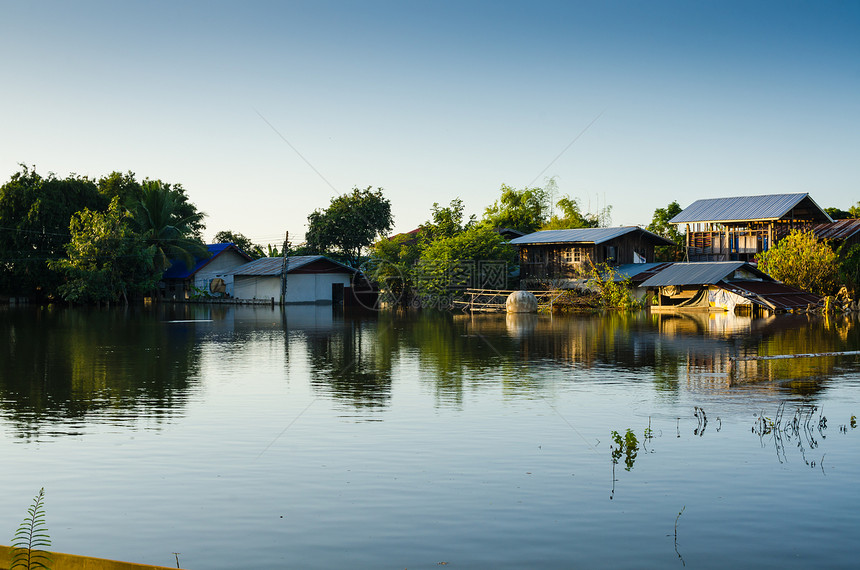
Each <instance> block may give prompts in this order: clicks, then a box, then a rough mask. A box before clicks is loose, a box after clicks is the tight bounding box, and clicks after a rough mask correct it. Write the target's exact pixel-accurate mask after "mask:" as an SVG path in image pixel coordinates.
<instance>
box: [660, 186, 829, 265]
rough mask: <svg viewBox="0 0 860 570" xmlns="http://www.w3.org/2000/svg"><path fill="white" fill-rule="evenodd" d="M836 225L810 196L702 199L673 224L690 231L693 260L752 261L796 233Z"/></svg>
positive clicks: (691, 256)
mask: <svg viewBox="0 0 860 570" xmlns="http://www.w3.org/2000/svg"><path fill="white" fill-rule="evenodd" d="M825 222H826V223H832V222H833V220H832V219H830V216H828V215H827V212H825V211H824V210H822V209H821V208H820V207H819V206H818V204H816V203H815V201H814V200H813V199H812V198H810V196H809V194H771V195H766V196H738V197H735V198H710V199H705V200H697V201H695V202H693V203H692V204H690V205H689V206H688V207H687V208H685V209H684V210H683V211H682V212H681V213H680V214H678V215H677V216H675V217H674V218H672V219H671V220H669V223H671V224H675V225H676V226H678V229H679V231H681V230H684V229H686V234H687V259H688V260H689V261H752V260H753V259H755V256H756V255H757V254H758V253H760V252H762V251H767V250H768V249H769V248H770V247H772V246H773V245H775V244H776V243H777V242H778V241H779V240H780V239H781V238H782V237H784V236H786V235H788V233H789V232H790V231H791V230H812V229H813V228H814V227H815V225H816V224H821V223H825Z"/></svg>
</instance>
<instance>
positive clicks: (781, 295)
mask: <svg viewBox="0 0 860 570" xmlns="http://www.w3.org/2000/svg"><path fill="white" fill-rule="evenodd" d="M720 286H721V287H722V288H724V289H726V290H728V291H732V292H733V293H737V294H739V295H741V296H743V297H747V298H751V299H753V300H755V298H756V297H760V298H761V299H763V300H764V301H765V303H763V304H765V305H771V308H776V309H777V310H787V309H798V308H803V307H806V306H807V305H816V304H818V303H819V302H820V301H821V297H819V296H818V295H815V294H813V293H807V292H806V291H801V290H800V289H796V288H795V287H791V286H790V285H786V284H784V283H779V282H775V281H736V282H733V283H727V284H723V283H721V284H720Z"/></svg>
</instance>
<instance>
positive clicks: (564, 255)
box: [561, 247, 582, 265]
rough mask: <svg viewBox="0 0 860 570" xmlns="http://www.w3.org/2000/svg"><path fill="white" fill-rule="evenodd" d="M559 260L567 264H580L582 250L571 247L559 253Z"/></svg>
mask: <svg viewBox="0 0 860 570" xmlns="http://www.w3.org/2000/svg"><path fill="white" fill-rule="evenodd" d="M561 260H562V261H563V262H564V263H566V264H568V265H573V264H574V263H582V248H579V247H571V248H569V249H565V250H564V251H562V252H561Z"/></svg>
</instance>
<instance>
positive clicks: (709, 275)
mask: <svg viewBox="0 0 860 570" xmlns="http://www.w3.org/2000/svg"><path fill="white" fill-rule="evenodd" d="M742 267H743V268H744V270H745V271H749V272H751V273H753V274H754V275H756V276H757V277H759V278H762V279H767V280H768V281H773V278H772V277H769V276H768V275H767V274H765V273H762V272H761V271H759V270H758V269H756V268H755V267H753V266H752V265H750V264H749V263H747V262H745V261H707V262H706V261H699V262H695V263H673V264H672V265H670V266H669V267H667V268H665V269H663V270H662V271H660V272H659V273H657V274H656V275H654V276H653V277H650V278H649V279H647V280H645V281H643V282H642V287H667V286H669V285H713V284H715V283H717V282H719V281H722V280H724V279H727V278H729V277H731V276H732V274H734V272H735V271H737V270H738V269H740V268H742Z"/></svg>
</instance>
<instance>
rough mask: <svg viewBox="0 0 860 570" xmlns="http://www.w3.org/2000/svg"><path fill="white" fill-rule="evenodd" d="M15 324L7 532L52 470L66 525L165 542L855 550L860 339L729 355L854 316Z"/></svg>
mask: <svg viewBox="0 0 860 570" xmlns="http://www.w3.org/2000/svg"><path fill="white" fill-rule="evenodd" d="M0 331H2V333H0V334H2V337H0V338H2V339H4V344H3V345H2V346H0V458H2V464H3V469H2V470H0V488H2V489H3V493H0V542H6V543H8V542H9V541H10V540H11V537H12V535H13V534H14V531H15V529H16V528H17V526H18V524H19V523H20V522H21V520H22V519H23V517H24V515H25V514H26V509H27V507H28V505H29V503H30V501H31V500H32V497H33V496H34V495H35V494H36V492H37V491H38V490H39V488H40V487H45V489H46V494H47V499H46V513H47V523H48V527H49V529H50V534H51V537H52V540H53V545H54V548H55V549H56V550H59V551H65V552H72V553H77V554H85V555H91V556H99V557H105V558H114V559H121V560H129V561H134V562H140V563H149V564H159V565H164V566H175V555H174V554H173V553H179V559H180V562H181V563H182V566H183V567H187V568H251V567H261V568H276V567H293V568H410V569H412V568H438V567H440V564H441V563H446V564H445V566H447V567H451V568H490V567H492V568H529V567H542V568H570V567H598V566H599V567H636V568H641V567H654V566H660V567H667V566H672V565H677V566H678V567H684V566H690V567H693V568H723V567H728V566H753V565H761V566H767V567H777V566H778V567H797V568H801V567H804V568H805V567H809V566H811V565H815V566H826V567H848V566H854V565H855V564H856V557H855V556H854V554H855V552H856V547H855V543H856V538H855V535H856V530H857V529H858V528H860V500H858V498H857V497H858V496H860V495H858V493H857V492H856V483H857V481H858V480H860V477H858V475H860V453H858V451H860V437H858V436H860V431H858V430H857V429H856V420H853V419H852V417H853V416H856V415H857V414H858V412H860V382H859V381H858V379H860V375H858V367H857V359H856V358H855V357H847V356H846V357H826V358H815V359H797V360H780V361H743V360H740V361H735V360H734V359H743V358H744V357H749V356H756V355H776V354H792V353H809V352H833V351H850V350H858V348H860V342H858V335H860V329H858V326H857V321H855V320H851V319H843V318H838V319H823V318H818V317H806V316H803V317H800V316H779V317H771V318H767V319H756V320H752V319H744V318H739V317H733V316H725V315H719V316H708V315H695V316H672V315H660V316H656V315H655V316H650V315H648V314H647V313H641V314H635V315H618V314H612V315H607V316H571V317H562V318H559V317H549V316H523V317H518V318H514V317H512V316H505V315H501V316H496V315H492V316H486V315H485V316H475V317H470V316H467V315H449V314H441V315H440V314H422V315H418V316H409V317H406V316H397V315H394V314H372V315H364V316H350V315H347V316H344V315H341V314H337V313H333V312H332V309H331V308H327V307H291V308H289V309H288V310H287V311H286V312H282V311H280V310H279V309H274V310H273V309H271V308H251V307H223V306H218V307H206V306H162V307H155V308H145V309H144V308H137V309H125V310H124V309H112V310H94V309H90V310H73V309H59V308H36V307H32V308H30V307H24V308H16V307H11V308H3V309H0ZM628 429H629V430H631V434H632V435H633V437H635V449H633V448H631V447H630V446H624V445H623V444H622V445H619V444H618V443H617V442H616V441H614V438H613V435H612V434H613V432H617V433H618V435H619V438H620V441H622V442H623V437H624V435H625V434H626V433H627V430H628ZM679 513H682V514H681V515H680V516H679ZM3 533H5V536H6V537H8V538H6V539H2V536H4V535H3Z"/></svg>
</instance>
